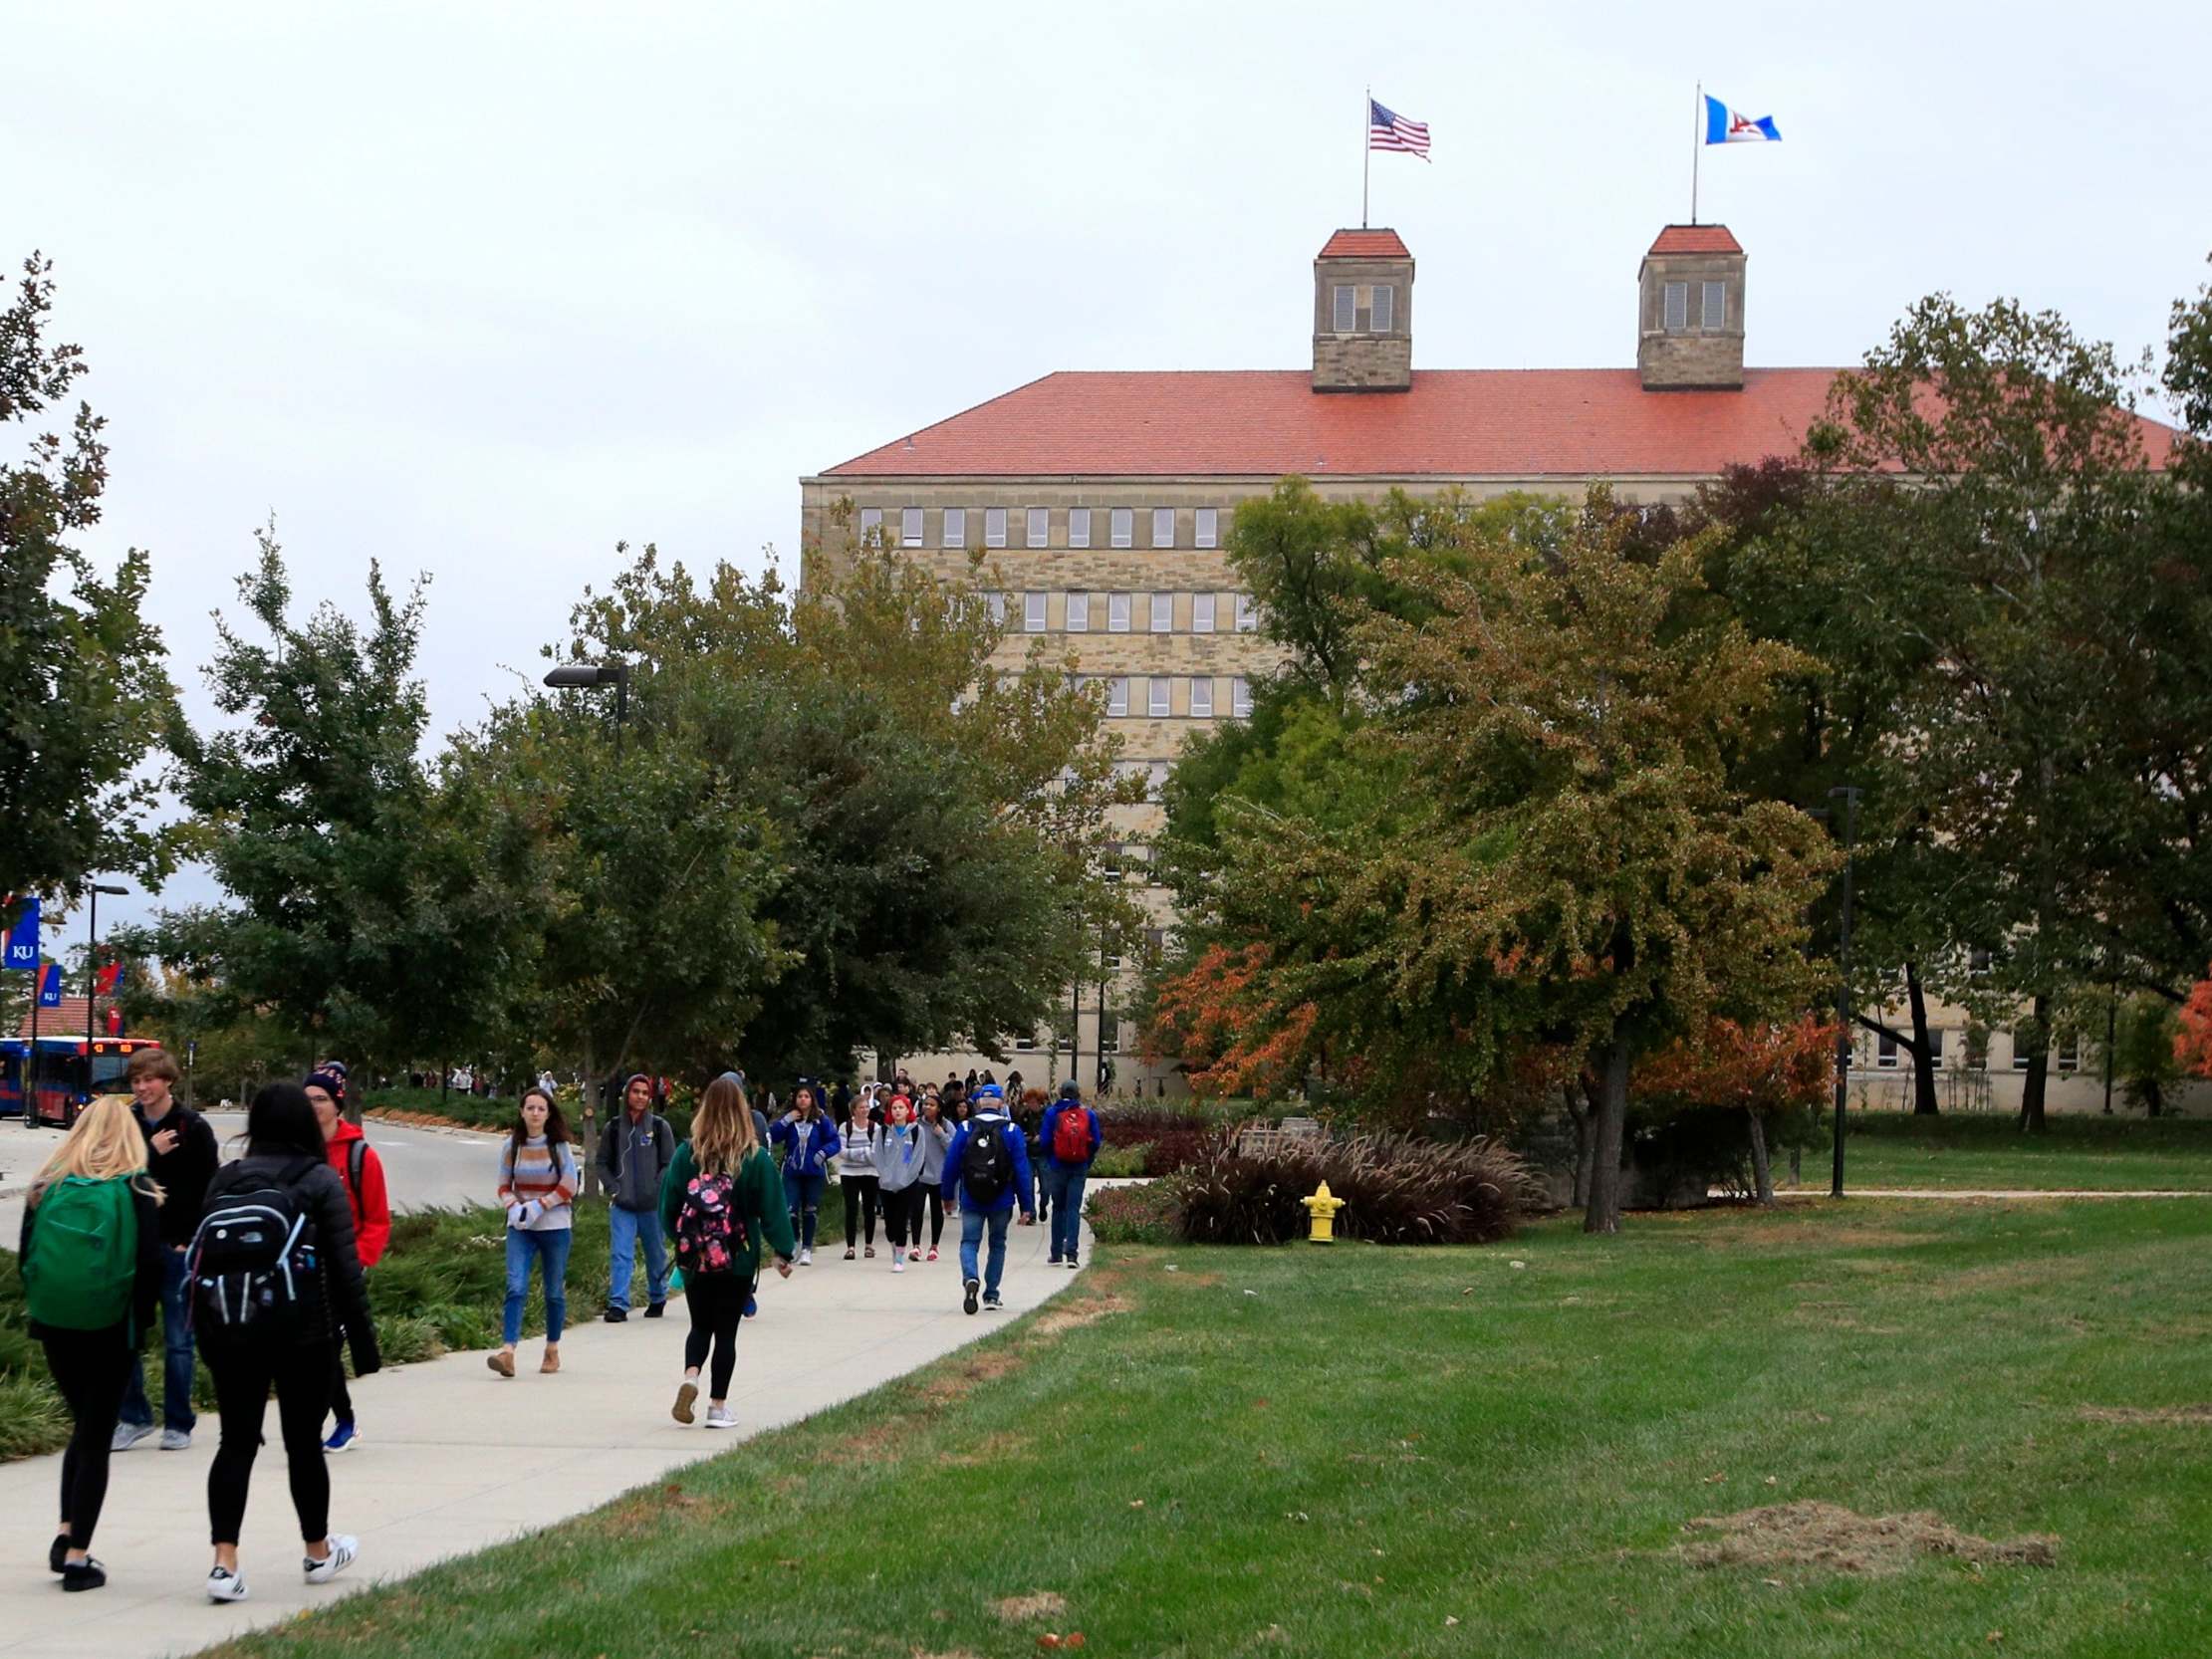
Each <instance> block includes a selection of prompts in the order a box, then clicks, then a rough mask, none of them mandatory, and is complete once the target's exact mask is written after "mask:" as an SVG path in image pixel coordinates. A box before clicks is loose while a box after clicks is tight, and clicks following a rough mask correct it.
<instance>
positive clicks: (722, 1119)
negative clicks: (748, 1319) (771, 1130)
mask: <svg viewBox="0 0 2212 1659" xmlns="http://www.w3.org/2000/svg"><path fill="white" fill-rule="evenodd" d="M660 1225H661V1227H662V1229H663V1230H664V1231H665V1232H666V1233H667V1234H668V1236H669V1237H670V1238H672V1239H673V1240H675V1243H676V1266H677V1267H679V1268H681V1269H682V1270H683V1302H684V1306H685V1307H687V1308H688V1309H689V1310H690V1314H691V1328H690V1330H689V1331H688V1332H686V1333H685V1335H684V1339H683V1383H682V1386H680V1387H679V1388H678V1389H677V1390H676V1403H675V1407H674V1409H673V1411H672V1413H671V1415H673V1416H674V1418H675V1420H676V1421H677V1422H679V1423H688V1422H690V1421H691V1419H692V1406H693V1404H694V1403H695V1402H696V1401H697V1400H698V1397H699V1367H700V1366H701V1365H703V1364H706V1363H707V1357H708V1352H709V1350H710V1349H711V1350H712V1353H713V1369H712V1371H711V1373H710V1375H709V1378H708V1387H707V1410H706V1426H707V1427H708V1428H710V1429H733V1428H735V1427H737V1419H736V1418H735V1417H733V1416H732V1415H731V1414H730V1404H729V1400H730V1377H731V1375H732V1374H733V1373H734V1372H735V1371H736V1369H737V1321H738V1319H739V1318H740V1317H742V1316H743V1314H744V1311H745V1303H746V1301H747V1300H748V1299H749V1298H750V1297H751V1296H752V1294H753V1284H754V1282H755V1281H756V1280H758V1279H759V1277H760V1246H761V1240H762V1239H763V1238H766V1239H767V1241H768V1243H769V1245H770V1246H771V1247H772V1248H773V1249H774V1251H775V1253H776V1271H777V1272H778V1273H780V1274H782V1275H783V1276H784V1277H785V1278H786V1279H789V1278H790V1277H791V1256H792V1249H793V1243H792V1231H791V1216H790V1214H789V1212H788V1211H787V1210H786V1209H785V1208H784V1195H783V1185H782V1180H781V1178H780V1177H779V1176H778V1174H777V1172H776V1162H775V1160H774V1159H773V1158H771V1157H770V1156H769V1155H768V1151H767V1149H766V1148H765V1147H763V1146H762V1145H761V1143H760V1131H759V1129H758V1128H757V1127H756V1126H755V1124H754V1122H753V1109H752V1107H751V1106H750V1105H749V1104H748V1103H747V1102H746V1099H745V1088H744V1085H743V1084H741V1083H740V1082H739V1081H738V1080H737V1077H736V1076H735V1074H734V1073H731V1072H728V1071H725V1072H723V1073H722V1075H720V1076H719V1077H716V1078H715V1079H714V1081H712V1082H711V1083H708V1084H707V1087H706V1092H705V1093H704V1094H702V1095H701V1096H699V1107H698V1110H697V1111H696V1112H694V1113H693V1114H692V1117H691V1138H690V1139H689V1140H687V1141H685V1142H684V1143H683V1144H682V1145H681V1146H680V1147H678V1148H677V1149H676V1156H675V1161H674V1162H673V1163H671V1164H670V1165H669V1166H668V1174H667V1177H666V1179H664V1180H663V1181H662V1182H661V1184H660Z"/></svg>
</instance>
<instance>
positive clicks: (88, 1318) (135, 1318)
mask: <svg viewBox="0 0 2212 1659" xmlns="http://www.w3.org/2000/svg"><path fill="white" fill-rule="evenodd" d="M145 1171H146V1139H145V1136H144V1135H143V1134H142V1133H141V1132H140V1131H139V1128H138V1119H137V1116H136V1114H135V1113H134V1112H133V1111H132V1110H131V1106H130V1100H129V1098H128V1096H126V1095H122V1094H108V1095H103V1096H102V1097H101V1098H100V1099H98V1100H95V1101H94V1102H93V1103H92V1104H91V1105H89V1106H87V1107H86V1108H85V1110H84V1113H83V1114H82V1115H81V1116H80V1117H79V1118H78V1119H77V1123H76V1126H75V1127H73V1128H72V1129H71V1130H70V1132H69V1135H68V1138H67V1139H65V1140H64V1141H63V1142H62V1144H61V1145H60V1146H59V1147H57V1148H56V1149H55V1152H54V1155H53V1156H52V1157H51V1158H49V1159H47V1160H46V1167H45V1168H44V1169H42V1170H41V1171H40V1172H39V1178H38V1180H37V1181H36V1182H34V1183H33V1184H32V1187H31V1191H30V1196H29V1200H28V1202H27V1203H26V1204H25V1205H24V1209H23V1234H22V1237H21V1239H20V1240H19V1241H18V1249H19V1253H20V1257H21V1261H22V1268H23V1287H24V1291H25V1293H26V1301H27V1302H28V1304H29V1312H30V1328H31V1334H32V1335H33V1336H35V1337H37V1338H38V1339H39V1341H40V1343H41V1344H42V1345H43V1346H44V1347H45V1349H46V1364H47V1368H48V1369H49V1370H51V1371H52V1372H53V1373H54V1386H55V1387H56V1388H57V1389H58V1390H60V1392H61V1396H62V1398H63V1400H64V1401H66V1402H67V1403H68V1406H69V1415H70V1437H69V1450H68V1451H66V1452H64V1453H63V1454H62V1524H61V1530H60V1531H59V1532H57V1533H56V1534H55V1535H54V1542H53V1544H52V1545H51V1546H50V1547H49V1549H48V1552H47V1558H46V1564H47V1565H48V1567H50V1568H51V1569H52V1570H54V1571H56V1572H58V1573H60V1574H61V1575H62V1588H63V1589H65V1590H96V1589H98V1588H100V1586H101V1585H103V1584H105V1583H107V1582H108V1572H107V1569H106V1568H105V1567H103V1566H102V1565H101V1564H100V1562H98V1561H96V1560H94V1559H93V1557H92V1542H93V1529H94V1527H96V1526H97V1525H99V1522H100V1509H101V1505H102V1504H103V1503H105V1502H106V1501H107V1497H108V1457H109V1453H110V1451H111V1450H112V1448H113V1444H114V1441H115V1437H116V1418H117V1414H118V1413H119V1412H120V1411H121V1410H122V1408H123V1387H124V1384H125V1383H126V1381H127V1380H128V1373H129V1371H130V1370H131V1369H133V1368H134V1367H135V1366H136V1364H137V1353H138V1345H139V1343H140V1342H141V1341H142V1340H143V1339H144V1337H145V1333H146V1329H147V1327H148V1326H149V1325H151V1324H152V1322H153V1310H154V1308H155V1307H156V1306H157V1305H158V1304H159V1303H160V1301H161V1281H162V1274H163V1270H164V1267H165V1264H164V1262H163V1260H162V1251H161V1224H160V1220H159V1217H158V1215H157V1213H156V1211H157V1208H158V1206H159V1205H160V1202H161V1190H160V1188H159V1187H157V1186H155V1185H154V1183H153V1182H152V1180H151V1179H150V1178H149V1177H148V1176H147V1175H146V1172H145Z"/></svg>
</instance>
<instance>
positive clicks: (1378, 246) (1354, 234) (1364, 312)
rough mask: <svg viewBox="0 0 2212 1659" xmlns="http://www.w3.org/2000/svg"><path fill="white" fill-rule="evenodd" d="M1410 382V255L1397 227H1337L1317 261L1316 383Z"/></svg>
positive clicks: (1339, 386) (1358, 386) (1400, 386)
mask: <svg viewBox="0 0 2212 1659" xmlns="http://www.w3.org/2000/svg"><path fill="white" fill-rule="evenodd" d="M1412 383H1413V256H1412V255H1411V254H1409V253H1407V252H1406V251H1405V244H1404V243H1403V242H1401V241H1399V240H1398V233H1397V232H1396V231H1394V230H1340V231H1339V232H1337V234H1336V235H1334V236H1332V237H1331V238H1330V239H1329V241H1328V244H1327V245H1326V246H1325V247H1323V249H1322V250H1321V254H1320V256H1319V257H1318V258H1316V259H1315V261H1314V389H1315V390H1316V391H1404V390H1405V389H1406V388H1407V387H1409V386H1411V385H1412Z"/></svg>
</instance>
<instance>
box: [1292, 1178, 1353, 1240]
mask: <svg viewBox="0 0 2212 1659" xmlns="http://www.w3.org/2000/svg"><path fill="white" fill-rule="evenodd" d="M1299 1202H1300V1203H1301V1204H1303V1205H1305V1206H1306V1213H1307V1215H1309V1216H1310V1217H1312V1218H1313V1223H1314V1232H1313V1237H1312V1238H1310V1239H1308V1240H1307V1243H1309V1244H1335V1243H1336V1242H1337V1212H1338V1211H1339V1210H1341V1209H1343V1208H1344V1207H1345V1201H1344V1200H1343V1199H1341V1198H1332V1197H1330V1196H1329V1183H1328V1182H1327V1181H1324V1182H1323V1183H1322V1184H1321V1185H1320V1186H1318V1187H1316V1188H1315V1189H1314V1196H1313V1197H1311V1198H1301V1199H1300V1200H1299Z"/></svg>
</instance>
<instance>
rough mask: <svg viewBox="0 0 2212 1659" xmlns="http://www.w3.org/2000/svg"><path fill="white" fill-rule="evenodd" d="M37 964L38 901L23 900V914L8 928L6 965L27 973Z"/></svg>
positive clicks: (32, 899) (34, 899) (33, 899)
mask: <svg viewBox="0 0 2212 1659" xmlns="http://www.w3.org/2000/svg"><path fill="white" fill-rule="evenodd" d="M38 965H39V901H38V900H37V899H36V898H27V899H25V900H24V901H23V914H22V915H20V916H18V917H16V919H15V926H13V927H11V928H9V929H8V960H7V966H8V967H10V968H15V969H20V970H21V971H23V972H25V973H29V972H30V971H32V970H33V969H35V968H37V967H38Z"/></svg>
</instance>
